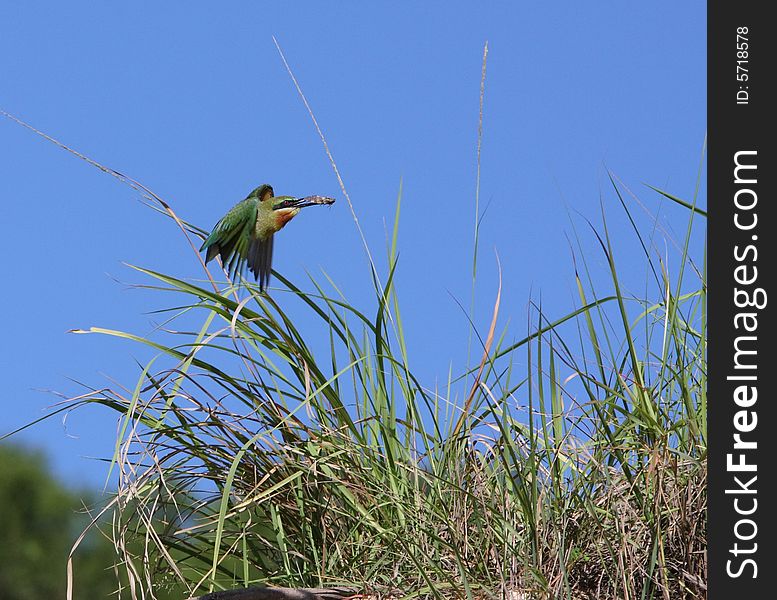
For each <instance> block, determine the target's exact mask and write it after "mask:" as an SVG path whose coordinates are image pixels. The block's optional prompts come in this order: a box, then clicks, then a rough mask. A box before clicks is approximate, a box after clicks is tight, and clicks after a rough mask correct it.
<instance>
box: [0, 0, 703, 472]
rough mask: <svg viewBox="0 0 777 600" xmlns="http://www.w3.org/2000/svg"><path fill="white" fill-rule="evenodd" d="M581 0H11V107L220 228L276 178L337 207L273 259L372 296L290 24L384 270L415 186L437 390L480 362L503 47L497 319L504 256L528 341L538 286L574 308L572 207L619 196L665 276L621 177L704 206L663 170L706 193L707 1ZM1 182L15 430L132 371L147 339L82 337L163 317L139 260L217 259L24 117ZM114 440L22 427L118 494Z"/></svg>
mask: <svg viewBox="0 0 777 600" xmlns="http://www.w3.org/2000/svg"><path fill="white" fill-rule="evenodd" d="M486 4H487V6H486ZM559 4H560V3H556V4H554V5H553V6H547V5H545V4H544V3H523V2H520V3H519V2H492V3H474V2H467V3H464V2H446V3H442V2H427V3H411V2H391V3H389V2H381V3H356V2H327V3H321V2H318V3H313V2H302V3H295V4H294V7H293V8H281V7H280V6H281V4H280V3H273V4H270V3H260V2H250V3H249V2H235V3H218V4H216V3H204V2H187V3H182V2H169V3H164V4H160V3H142V2H141V3H133V4H132V6H131V7H130V6H129V5H122V6H116V5H115V4H108V3H101V4H97V3H67V5H66V6H65V5H64V4H63V3H59V2H25V3H15V4H14V5H8V6H5V7H4V8H3V15H2V19H0V82H2V83H1V84H0V108H2V109H4V110H6V111H8V112H11V113H13V114H15V115H17V116H18V117H20V118H22V119H24V120H26V121H28V122H29V123H30V124H32V125H34V126H35V127H37V128H39V129H41V130H43V131H45V132H47V133H48V134H50V135H52V136H54V137H56V138H58V139H60V140H61V141H63V142H65V143H66V144H68V145H70V146H71V147H73V148H76V149H77V150H79V151H81V152H83V153H84V154H86V155H88V156H90V157H91V158H93V159H95V160H97V161H99V162H101V163H103V164H106V165H108V166H111V167H113V168H115V169H117V170H118V171H121V172H123V173H125V174H127V175H129V176H131V177H133V178H135V179H137V180H139V181H141V182H143V183H144V184H145V185H147V186H148V187H150V188H151V189H153V190H154V191H155V192H156V193H158V194H159V195H160V196H161V197H163V198H164V199H166V200H167V201H168V202H169V203H170V204H171V205H172V206H173V207H174V208H175V210H176V211H177V212H178V213H179V214H180V215H181V216H183V217H184V218H186V219H188V220H190V221H192V222H194V223H196V224H198V225H200V226H202V227H207V228H209V227H211V226H212V225H213V224H214V223H215V221H216V220H217V219H218V218H219V217H220V216H222V215H223V213H224V212H225V211H226V210H227V209H228V208H230V207H231V206H232V205H233V204H234V203H235V202H236V201H238V200H240V199H241V198H243V197H244V196H245V195H246V193H247V192H249V191H250V190H251V189H252V188H253V187H255V186H256V185H258V184H259V183H262V182H269V183H271V184H272V185H273V186H274V188H275V191H276V193H277V194H289V195H308V194H314V193H315V194H323V195H331V196H335V197H337V198H338V203H337V204H335V206H334V207H332V208H331V209H309V210H308V211H307V212H306V213H303V215H302V216H300V217H299V218H298V219H297V220H295V221H294V223H292V224H291V225H289V227H288V228H287V229H285V230H284V231H283V232H282V233H281V234H280V236H279V238H278V240H277V241H276V245H275V262H274V266H275V268H276V269H278V270H279V271H280V272H282V273H283V274H284V275H285V276H287V277H290V278H291V279H292V280H294V281H295V282H298V283H304V281H305V272H306V271H309V272H311V273H314V274H320V272H321V269H324V270H325V271H326V272H327V273H328V274H329V276H331V277H332V278H333V280H334V281H336V282H337V283H338V286H340V287H341V289H343V290H344V292H345V293H346V294H347V295H348V297H349V298H350V299H351V301H352V302H353V303H354V304H356V305H357V306H364V307H367V306H371V304H369V289H368V287H367V285H366V284H367V283H368V281H369V280H368V267H367V262H366V258H365V255H364V251H363V249H362V247H361V242H360V239H359V235H358V232H357V231H356V228H355V226H354V223H353V219H352V217H351V215H350V213H349V211H348V208H347V205H346V203H345V201H344V199H343V197H342V192H341V191H340V188H339V186H338V183H337V179H336V177H335V175H334V173H333V171H332V169H331V166H330V164H329V161H328V159H327V157H326V154H325V153H324V150H323V147H322V144H321V142H320V140H319V138H318V135H317V133H316V131H315V129H314V128H313V125H312V124H311V121H310V119H309V117H308V115H307V112H306V110H305V108H304V106H303V104H302V103H301V101H300V99H299V97H298V95H297V93H296V91H295V89H294V87H293V84H292V82H291V80H290V79H289V76H288V74H287V73H286V71H285V69H284V67H283V64H282V62H281V60H280V58H279V55H278V53H277V51H276V49H275V46H274V44H273V41H272V36H273V35H274V36H276V38H277V39H278V42H279V43H280V44H281V46H282V48H283V49H284V52H285V54H286V57H287V59H288V60H289V62H290V64H291V66H292V68H293V69H294V71H295V74H296V76H297V78H298V80H299V82H300V84H301V85H302V87H303V89H304V91H305V93H306V95H307V97H308V100H309V102H310V104H311V106H312V108H313V110H314V111H315V114H316V117H317V119H318V121H319V123H320V125H321V127H322V129H323V131H324V133H325V135H326V137H327V140H328V143H329V145H330V149H331V150H332V153H333V155H334V158H335V160H336V161H337V164H338V167H339V169H340V172H341V174H342V176H343V179H344V182H345V185H346V187H347V189H348V192H349V194H350V197H351V199H352V201H353V203H354V208H355V210H356V213H357V215H358V217H359V221H360V223H361V225H362V227H363V229H364V233H365V236H366V238H367V240H368V242H369V244H370V246H371V248H372V252H373V254H374V255H375V256H376V258H379V260H378V262H379V264H381V265H384V264H385V260H384V258H383V257H384V255H385V252H384V249H385V239H386V228H390V226H391V223H392V222H393V214H394V206H395V202H396V196H397V192H398V188H399V183H400V179H401V180H402V183H403V205H402V220H401V230H400V240H399V243H400V264H399V273H398V275H397V284H398V286H399V290H400V295H401V299H402V301H403V320H404V325H405V328H406V330H407V332H408V335H409V339H408V342H409V346H410V354H411V360H412V361H413V363H414V365H415V366H416V370H417V372H419V373H420V375H421V376H422V377H423V378H424V380H425V382H426V383H427V384H428V385H434V381H435V379H436V378H439V379H440V380H443V381H444V380H445V378H446V376H447V372H448V367H449V365H450V364H451V363H452V364H453V368H454V371H456V370H457V369H459V370H460V369H461V368H462V367H463V366H464V364H463V362H464V359H465V357H466V341H467V320H466V316H465V314H464V313H463V312H462V310H461V309H460V308H459V307H458V305H457V303H456V299H458V300H459V301H460V302H461V303H462V304H464V305H465V306H468V304H469V297H470V286H471V261H472V235H473V223H474V218H475V217H474V198H475V173H476V143H477V117H478V101H479V87H480V74H481V61H482V53H483V45H484V43H485V42H486V41H488V43H489V54H488V71H487V80H486V95H485V117H484V123H483V125H484V132H483V146H482V170H481V188H480V206H481V209H483V208H485V207H486V206H488V208H487V211H486V213H485V216H484V218H483V221H482V227H481V232H480V266H479V274H478V294H477V300H476V312H475V316H476V322H477V323H478V325H479V327H480V328H481V329H483V330H485V329H487V326H488V316H489V311H490V309H491V306H492V304H493V297H494V295H495V293H496V287H497V271H496V260H495V256H494V251H495V250H496V252H498V254H499V259H500V261H501V267H502V277H503V282H504V288H503V297H502V320H501V325H502V326H506V327H507V328H508V331H509V332H510V337H511V338H515V339H518V338H520V337H523V335H525V332H526V310H527V303H528V300H529V298H530V297H537V296H538V295H539V294H541V295H542V298H543V307H544V309H545V310H546V311H547V312H549V313H550V314H554V313H555V314H559V315H560V314H564V313H566V312H569V311H570V310H572V308H573V307H574V305H575V291H574V280H573V269H572V261H571V259H570V250H569V243H568V241H567V236H568V235H570V232H571V225H570V220H575V219H578V213H579V215H582V216H585V217H587V218H589V219H591V220H593V221H598V220H600V201H603V202H604V204H605V206H606V207H607V211H608V215H609V214H610V213H612V217H611V218H612V225H613V228H614V231H615V236H616V242H618V243H619V244H621V246H619V248H620V249H619V253H620V257H621V263H622V266H624V263H625V266H624V268H625V269H626V270H628V268H629V265H628V261H630V260H633V261H634V264H635V265H637V266H638V268H637V269H635V270H636V271H638V273H637V276H636V278H635V285H638V284H639V282H640V281H644V276H643V273H644V267H643V266H642V263H643V262H644V260H642V259H641V257H640V255H639V252H638V249H637V248H636V247H635V246H634V245H633V244H631V245H630V244H629V241H628V239H629V234H628V232H627V231H626V230H625V229H626V228H625V227H624V223H625V222H624V221H623V219H622V216H618V211H617V206H616V204H615V200H614V196H613V194H612V192H611V188H610V185H609V182H608V178H607V169H609V170H610V171H611V172H612V173H614V174H615V175H616V176H617V177H618V178H619V179H620V180H621V181H622V182H623V183H624V184H625V185H626V186H628V187H629V189H631V190H632V191H633V192H634V193H635V195H637V196H638V197H639V198H640V200H641V201H642V202H643V203H644V204H645V206H646V207H647V208H648V209H650V210H651V211H653V212H655V213H656V214H658V215H659V218H660V220H661V222H662V223H663V224H664V225H665V226H666V227H668V228H669V229H672V228H673V227H677V228H679V231H677V230H675V231H674V233H676V234H677V235H678V236H679V237H681V236H682V234H683V233H684V232H683V229H682V228H683V227H684V220H674V217H676V216H678V214H679V216H682V214H681V213H678V212H677V211H676V210H675V209H674V208H673V207H671V206H668V205H667V204H666V203H665V202H664V203H662V202H661V200H660V198H659V197H658V196H657V195H656V194H654V193H652V192H650V191H649V190H648V189H647V188H646V187H645V186H644V185H643V184H644V183H649V184H652V185H656V186H659V187H662V188H664V189H666V190H668V191H670V192H672V193H674V194H676V195H678V196H681V197H684V198H691V197H692V195H693V192H694V188H695V186H696V183H697V176H698V169H699V164H700V161H701V157H702V147H703V142H704V136H705V133H706V4H705V3H703V2H696V1H693V2H682V3H678V2H655V3H650V4H649V5H647V4H642V5H637V4H636V3H634V4H631V3H629V4H624V3H603V2H600V3H585V4H581V3H564V5H559ZM702 191H703V190H702ZM0 193H2V198H3V202H2V203H1V204H0V222H2V224H3V231H4V234H3V236H2V238H0V240H1V241H0V247H1V248H2V252H3V256H4V258H5V261H4V262H5V265H4V268H5V276H4V277H3V293H2V294H0V303H2V314H3V315H4V316H5V327H4V336H3V338H4V339H3V343H2V349H1V350H0V373H2V378H3V382H4V386H3V389H2V391H1V392H0V402H1V403H2V412H0V434H2V433H4V432H6V431H8V430H11V429H14V428H16V427H19V426H21V425H23V424H24V423H26V422H29V421H31V420H33V419H36V418H38V417H40V416H42V415H43V414H45V412H46V407H48V406H50V405H52V404H53V403H54V402H56V401H57V397H56V396H55V395H52V393H51V392H50V391H56V392H59V393H62V394H64V395H65V396H72V395H74V394H77V393H80V392H81V391H82V388H81V387H80V386H79V385H78V384H77V383H75V382H74V381H73V380H75V381H78V382H82V383H84V384H87V385H91V386H94V387H101V386H105V385H109V384H110V383H111V380H115V381H116V382H119V383H120V384H123V385H125V386H134V384H135V381H136V378H137V374H138V367H137V364H136V363H135V361H136V360H138V361H140V362H144V361H145V360H147V359H148V358H149V357H150V356H151V354H150V353H144V352H143V350H142V349H140V348H138V347H137V346H132V345H130V344H128V343H123V342H121V341H119V340H113V339H109V338H105V337H100V336H77V335H73V334H67V333H66V332H67V331H68V330H70V329H73V328H79V327H89V326H101V327H109V328H114V329H122V330H128V331H132V332H135V333H138V334H141V335H143V334H147V333H148V332H150V331H151V329H152V328H153V324H154V322H156V321H155V318H154V317H153V316H151V315H149V314H148V313H149V312H150V311H152V310H155V309H158V308H162V307H163V306H165V304H164V299H161V298H159V296H154V295H151V294H148V293H147V292H143V291H140V290H135V289H130V288H129V287H128V284H131V283H140V282H144V280H143V278H142V277H141V276H140V275H138V274H137V273H135V272H133V271H132V270H131V269H128V268H127V267H126V266H124V265H123V263H131V264H136V265H141V266H144V267H148V268H151V269H154V270H158V271H163V272H166V273H169V274H172V275H175V276H178V277H184V278H187V277H189V278H198V277H201V276H202V273H201V270H200V269H199V266H198V263H197V262H196V261H195V260H193V257H192V256H191V253H190V249H189V248H188V247H187V246H186V244H185V243H184V242H183V240H182V238H181V237H180V236H179V235H178V233H177V231H176V229H175V227H174V226H173V225H172V224H171V223H170V222H169V221H167V220H165V219H163V218H160V217H159V216H158V215H156V214H155V213H153V212H152V211H150V210H148V209H147V208H145V207H144V206H142V205H141V204H140V202H138V196H137V194H136V193H134V192H133V191H132V190H131V189H129V188H127V187H125V186H122V185H120V184H119V183H117V182H116V181H115V180H114V179H112V178H110V177H108V176H106V175H104V174H102V173H100V172H99V171H98V170H96V169H94V168H92V167H89V166H88V165H86V164H85V163H83V162H81V161H79V160H77V159H75V158H74V157H72V156H70V155H68V154H67V153H65V152H63V151H61V150H59V149H57V148H56V147H55V146H53V145H51V144H49V143H46V142H44V141H43V140H41V139H40V138H38V137H37V136H35V135H33V134H32V133H30V132H29V131H26V130H24V129H23V128H21V127H19V126H18V125H16V124H15V123H13V122H11V121H8V120H6V119H0ZM702 197H703V195H702ZM621 234H622V235H621ZM702 236H703V232H699V233H698V234H697V235H696V237H695V238H694V240H695V242H696V244H697V247H698V248H701V240H702ZM621 238H622V239H621ZM590 249H591V257H593V259H594V264H596V260H597V259H601V257H600V256H597V255H596V254H595V253H596V247H595V245H593V244H591V246H590ZM308 287H309V286H308ZM47 390H49V391H47ZM115 433H116V418H115V416H114V415H113V414H111V413H109V412H108V411H107V410H104V409H103V410H101V409H97V408H94V409H88V410H83V411H79V412H77V413H74V414H72V415H70V416H69V417H68V420H67V422H66V423H65V424H63V423H62V421H61V419H58V418H55V419H51V420H49V421H47V422H44V423H42V424H40V425H38V426H36V427H34V428H32V429H30V430H27V431H25V432H24V433H23V434H22V435H20V436H19V438H18V439H19V440H22V441H24V442H26V443H28V444H30V445H35V446H39V447H42V448H44V449H45V450H46V451H47V453H48V454H49V455H50V456H51V458H52V462H53V465H54V466H55V468H56V470H57V472H58V473H59V474H60V476H61V477H62V478H63V479H67V480H69V481H72V482H74V483H82V484H87V485H100V484H101V483H102V482H103V480H104V477H105V473H106V466H105V465H104V464H103V463H101V462H99V461H97V460H94V459H93V458H88V457H105V456H110V455H111V453H112V450H113V443H114V437H115Z"/></svg>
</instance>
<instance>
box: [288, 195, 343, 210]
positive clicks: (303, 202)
mask: <svg viewBox="0 0 777 600" xmlns="http://www.w3.org/2000/svg"><path fill="white" fill-rule="evenodd" d="M334 203H335V199H334V198H327V197H326V196H305V197H304V198H292V199H290V200H284V201H283V202H279V203H278V204H276V205H274V206H273V210H278V209H281V208H305V207H306V206H314V205H316V204H334Z"/></svg>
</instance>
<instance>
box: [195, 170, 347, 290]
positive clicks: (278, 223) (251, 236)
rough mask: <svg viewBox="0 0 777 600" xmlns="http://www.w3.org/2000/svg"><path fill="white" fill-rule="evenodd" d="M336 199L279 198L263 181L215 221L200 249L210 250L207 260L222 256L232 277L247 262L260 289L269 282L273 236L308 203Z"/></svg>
mask: <svg viewBox="0 0 777 600" xmlns="http://www.w3.org/2000/svg"><path fill="white" fill-rule="evenodd" d="M334 201H335V200H334V198H326V197H324V196H306V197H304V198H294V197H293V196H278V197H276V196H275V194H274V193H273V189H272V186H270V185H267V184H266V183H265V184H262V185H260V186H259V187H258V188H256V189H255V190H254V191H252V192H251V193H250V194H248V196H247V197H246V199H245V200H243V201H242V202H238V203H237V204H236V205H235V206H233V207H232V209H231V210H230V211H229V212H228V213H227V214H226V215H224V216H223V217H222V219H221V220H220V221H219V222H218V223H216V226H215V227H214V228H213V231H212V232H211V234H210V235H209V236H208V239H206V240H205V243H203V244H202V247H201V248H200V252H203V251H205V250H207V254H206V255H205V262H206V263H208V262H209V261H211V260H212V259H213V258H214V257H215V256H216V255H218V256H220V257H221V264H222V265H224V268H225V269H227V271H228V272H229V275H230V277H232V278H233V279H234V277H235V275H236V274H237V273H241V272H242V271H243V268H244V267H245V265H246V263H247V264H248V268H249V270H250V271H251V272H252V273H253V274H254V279H258V280H259V289H260V290H264V289H266V288H267V284H268V283H269V281H270V271H271V268H272V246H273V235H274V234H275V233H276V232H278V231H280V230H281V229H283V227H284V226H285V225H286V223H288V222H289V221H291V220H292V219H293V218H294V217H296V216H297V214H298V213H299V211H300V210H302V209H303V208H305V207H306V206H314V205H316V204H333V203H334Z"/></svg>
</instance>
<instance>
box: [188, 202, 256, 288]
mask: <svg viewBox="0 0 777 600" xmlns="http://www.w3.org/2000/svg"><path fill="white" fill-rule="evenodd" d="M257 210H258V208H257V203H256V200H255V199H254V198H246V199H245V200H243V201H242V202H239V203H238V204H236V205H235V206H234V207H232V209H231V210H230V211H229V212H228V213H227V214H226V215H224V216H223V217H222V219H221V220H220V221H219V222H218V223H216V226H215V227H214V228H213V231H212V232H211V234H210V235H209V236H208V239H206V240H205V242H204V243H203V244H202V247H201V248H200V252H202V251H204V250H207V254H206V255H205V262H206V263H207V262H209V261H210V260H212V259H213V258H214V257H215V256H216V255H219V256H220V257H221V264H223V265H224V268H225V269H227V271H228V272H229V274H230V276H231V277H234V276H235V274H236V273H238V272H240V271H241V270H242V269H243V266H244V265H245V262H246V260H247V259H249V255H250V252H249V248H250V246H251V243H252V240H253V239H254V228H255V227H256V217H257ZM252 270H253V269H252Z"/></svg>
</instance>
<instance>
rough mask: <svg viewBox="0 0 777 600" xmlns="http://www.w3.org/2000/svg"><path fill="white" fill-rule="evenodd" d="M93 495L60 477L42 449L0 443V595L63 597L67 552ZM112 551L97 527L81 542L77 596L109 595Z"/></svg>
mask: <svg viewBox="0 0 777 600" xmlns="http://www.w3.org/2000/svg"><path fill="white" fill-rule="evenodd" d="M93 501H94V499H93V498H91V497H90V495H88V494H83V493H78V492H74V491H71V490H68V489H66V488H65V487H63V486H62V485H61V484H60V483H59V482H57V481H56V480H55V479H54V478H53V477H52V475H51V473H50V472H49V470H48V468H47V466H46V463H45V461H44V460H43V458H42V456H41V455H40V454H37V453H33V452H30V451H28V450H26V449H23V448H21V447H17V446H11V445H7V444H6V445H3V446H0V515H2V526H0V597H2V598H3V599H4V600H39V599H40V598H63V597H64V595H65V587H66V581H67V579H66V572H65V569H66V564H67V559H68V555H69V553H70V549H71V547H72V545H73V542H74V540H75V539H76V537H77V536H78V535H79V534H80V533H81V530H82V529H83V528H84V527H85V526H86V524H87V523H88V519H87V518H86V517H85V515H84V514H83V513H81V512H80V511H81V509H83V506H84V503H86V504H87V505H88V504H90V503H91V502H93ZM113 554H114V551H113V545H112V544H111V543H110V542H109V541H108V540H107V539H105V538H103V537H102V536H100V534H99V532H97V531H96V530H95V531H94V533H93V534H92V535H90V536H89V537H88V538H87V539H86V540H85V541H84V542H83V544H82V545H81V546H80V548H79V550H78V552H77V553H76V558H75V566H76V570H75V574H76V580H75V581H76V585H77V586H78V587H79V590H80V593H79V596H78V597H79V598H84V599H91V598H94V599H97V598H99V599H105V598H109V597H111V593H112V592H113V591H114V590H115V589H116V575H115V573H114V572H113V569H112V566H113V559H112V556H113Z"/></svg>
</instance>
